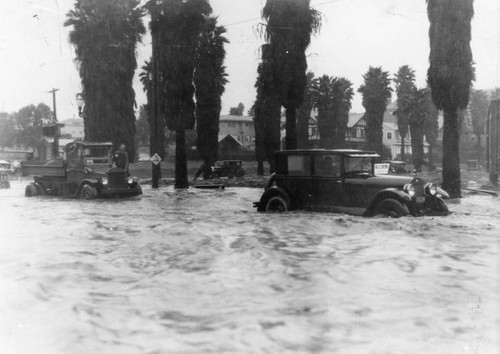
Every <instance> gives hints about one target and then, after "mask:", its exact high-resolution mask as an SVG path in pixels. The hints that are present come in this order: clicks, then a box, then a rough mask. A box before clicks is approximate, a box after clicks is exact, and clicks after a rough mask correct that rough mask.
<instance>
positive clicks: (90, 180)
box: [76, 178, 99, 196]
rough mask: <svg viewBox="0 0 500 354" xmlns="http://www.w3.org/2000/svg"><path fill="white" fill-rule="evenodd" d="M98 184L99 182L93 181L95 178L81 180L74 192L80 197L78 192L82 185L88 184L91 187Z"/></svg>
mask: <svg viewBox="0 0 500 354" xmlns="http://www.w3.org/2000/svg"><path fill="white" fill-rule="evenodd" d="M98 183H99V180H97V179H95V178H86V179H82V180H81V181H80V184H79V185H78V188H77V190H76V195H77V196H78V195H80V192H81V191H82V188H83V186H84V185H86V184H90V185H91V186H94V187H95V186H96V185H97V184H98Z"/></svg>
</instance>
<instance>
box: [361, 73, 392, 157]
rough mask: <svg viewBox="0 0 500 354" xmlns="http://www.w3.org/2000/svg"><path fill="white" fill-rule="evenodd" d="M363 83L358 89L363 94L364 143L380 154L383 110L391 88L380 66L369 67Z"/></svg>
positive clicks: (387, 75) (387, 101)
mask: <svg viewBox="0 0 500 354" xmlns="http://www.w3.org/2000/svg"><path fill="white" fill-rule="evenodd" d="M363 79H364V81H365V83H364V84H363V85H361V87H360V88H359V89H358V92H360V93H361V94H362V96H363V101H362V104H363V107H365V110H366V113H365V118H366V144H367V148H368V149H369V150H374V151H376V152H378V153H379V154H382V152H383V151H382V150H383V144H382V138H383V136H382V135H383V130H382V123H383V121H384V112H385V110H386V108H387V104H388V103H389V100H390V99H391V92H392V89H391V87H390V82H391V80H390V79H389V73H388V72H387V71H383V70H382V68H381V67H377V68H374V67H371V66H370V68H369V69H368V71H367V73H366V74H365V75H363Z"/></svg>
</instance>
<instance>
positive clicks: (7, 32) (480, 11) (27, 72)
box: [0, 0, 500, 120]
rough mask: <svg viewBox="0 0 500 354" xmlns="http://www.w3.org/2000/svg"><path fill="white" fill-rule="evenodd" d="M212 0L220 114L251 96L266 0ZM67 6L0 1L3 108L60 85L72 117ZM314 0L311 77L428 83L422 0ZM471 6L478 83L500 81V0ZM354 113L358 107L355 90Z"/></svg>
mask: <svg viewBox="0 0 500 354" xmlns="http://www.w3.org/2000/svg"><path fill="white" fill-rule="evenodd" d="M103 1H105V0H103ZM210 3H211V5H212V8H213V12H214V15H216V16H218V17H219V23H220V24H222V25H224V26H226V28H227V38H228V39H229V41H230V43H229V44H228V45H227V47H226V51H227V56H226V62H225V64H226V66H227V72H228V75H229V76H228V79H229V83H228V84H227V85H226V91H225V93H224V96H223V98H222V101H223V102H222V103H223V107H222V112H221V114H228V111H229V108H230V107H233V106H237V105H238V103H239V102H242V103H243V104H244V105H245V107H246V108H247V109H248V108H250V107H251V106H252V104H253V102H254V101H255V96H256V92H255V88H254V84H255V80H256V70H257V66H258V64H259V55H260V51H259V47H260V46H261V45H262V44H263V42H264V41H263V39H262V38H261V37H260V35H259V34H258V28H259V24H261V23H262V20H261V9H262V7H263V6H264V4H265V0H211V1H210ZM73 4H74V1H73V0H0V111H5V112H14V111H17V110H19V109H20V108H22V107H24V106H26V105H29V104H38V103H40V102H43V103H45V104H47V105H49V106H50V107H52V94H51V93H49V92H48V91H50V90H51V89H53V88H57V89H59V91H58V92H57V94H56V97H57V116H58V118H59V120H66V119H70V118H77V117H78V110H77V106H76V101H75V97H76V94H77V93H78V92H81V84H80V79H79V76H78V72H77V70H76V67H75V63H74V59H75V54H74V48H73V47H72V46H71V44H69V42H68V33H69V31H70V30H71V28H69V27H64V25H63V24H64V21H65V19H66V14H67V12H68V11H69V10H70V9H71V8H72V7H73ZM311 6H312V7H314V8H315V9H317V10H318V11H320V12H321V13H322V18H323V24H322V27H321V30H320V32H319V33H318V34H317V35H315V36H314V37H313V38H312V42H311V45H310V47H309V48H308V51H307V57H308V70H310V71H312V72H314V74H315V75H316V76H320V75H323V74H327V75H330V76H341V77H345V78H347V79H349V80H350V81H351V82H352V83H353V87H354V90H355V91H357V89H358V88H359V86H360V85H361V84H362V82H363V78H362V76H363V74H364V73H366V72H367V70H368V68H369V67H370V66H381V67H382V68H383V69H384V70H385V71H388V72H389V73H390V74H391V77H392V76H393V75H394V73H396V72H397V70H398V68H399V67H400V66H402V65H409V66H410V67H412V68H413V69H414V70H415V71H416V77H417V85H418V86H425V78H426V72H427V68H428V57H429V39H428V28H429V22H428V19H427V14H426V2H425V0H376V1H374V0H311ZM474 11H475V16H474V19H473V22H472V42H471V46H472V51H473V56H474V62H475V68H476V82H475V83H474V87H475V88H477V89H490V88H494V87H500V1H498V0H475V1H474ZM147 20H148V19H147V18H145V19H144V21H145V22H147ZM145 24H146V26H147V23H145ZM150 55H151V38H150V37H149V35H146V36H144V38H143V39H142V43H139V44H138V47H137V60H138V67H139V68H140V67H141V66H142V65H143V64H144V61H145V60H148V59H149V57H150ZM139 71H140V70H139V69H138V70H137V74H138V73H139ZM134 89H135V92H136V101H137V104H138V105H141V104H144V103H146V97H145V94H144V92H143V90H142V86H141V84H140V82H139V80H138V78H137V75H136V79H135V81H134ZM393 97H395V95H393ZM351 111H353V112H363V111H364V110H363V107H362V105H361V97H360V95H359V94H358V93H356V95H355V97H354V100H353V107H352V110H351Z"/></svg>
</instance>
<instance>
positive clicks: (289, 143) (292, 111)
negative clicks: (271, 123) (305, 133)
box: [285, 107, 297, 150]
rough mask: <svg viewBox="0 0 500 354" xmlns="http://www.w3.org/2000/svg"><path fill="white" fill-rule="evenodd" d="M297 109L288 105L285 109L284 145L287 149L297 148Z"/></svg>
mask: <svg viewBox="0 0 500 354" xmlns="http://www.w3.org/2000/svg"><path fill="white" fill-rule="evenodd" d="M296 113H297V109H296V108H295V107H289V108H287V109H286V138H285V145H286V149H287V150H294V149H297V117H296Z"/></svg>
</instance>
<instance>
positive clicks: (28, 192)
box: [24, 182, 38, 197]
mask: <svg viewBox="0 0 500 354" xmlns="http://www.w3.org/2000/svg"><path fill="white" fill-rule="evenodd" d="M36 195H38V188H36V184H34V183H33V182H31V183H30V184H28V185H27V186H26V189H25V190H24V196H25V197H34V196H36Z"/></svg>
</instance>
